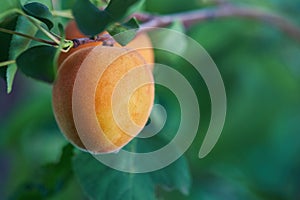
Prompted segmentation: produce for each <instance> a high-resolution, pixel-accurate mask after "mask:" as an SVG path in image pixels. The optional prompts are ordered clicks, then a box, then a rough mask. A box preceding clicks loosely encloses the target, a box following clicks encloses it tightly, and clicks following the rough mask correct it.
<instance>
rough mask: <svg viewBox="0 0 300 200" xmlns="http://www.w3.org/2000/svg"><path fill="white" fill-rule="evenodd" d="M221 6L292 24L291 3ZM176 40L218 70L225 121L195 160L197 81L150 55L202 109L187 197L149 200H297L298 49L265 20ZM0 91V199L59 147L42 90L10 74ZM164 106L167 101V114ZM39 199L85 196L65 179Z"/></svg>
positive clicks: (214, 24) (196, 1) (148, 6)
mask: <svg viewBox="0 0 300 200" xmlns="http://www.w3.org/2000/svg"><path fill="white" fill-rule="evenodd" d="M216 2H217V1H210V0H163V1H161V0H147V1H146V2H145V6H144V10H145V11H147V12H151V13H156V14H169V13H175V12H181V11H187V10H193V9H200V8H205V7H211V6H215V3H216ZM230 2H232V3H235V4H238V5H246V6H258V7H262V8H265V9H267V10H271V11H274V12H276V13H279V14H281V15H282V16H283V17H287V18H289V19H290V20H291V21H293V22H294V23H295V24H298V25H299V27H300V12H299V10H300V2H299V1H298V0H286V1H280V0H265V1H258V0H242V1H241V0H239V1H235V0H232V1H230ZM185 33H186V34H187V35H188V36H190V37H192V38H193V39H195V40H196V41H198V42H199V43H200V44H201V45H202V46H203V47H204V48H205V49H206V50H207V52H208V53H209V54H210V55H211V57H212V58H213V60H214V61H215V63H216V65H217V66H218V68H219V70H220V73H221V75H222V77H223V80H224V84H225V87H226V92H227V98H228V110H227V119H226V123H225V126H224V129H223V132H222V135H221V138H220V140H219V141H218V143H217V145H216V146H215V148H214V149H213V151H212V152H211V153H210V154H209V155H208V156H207V157H205V158H204V159H199V158H198V156H197V155H198V150H199V147H200V146H201V143H202V141H203V137H204V134H205V131H206V130H207V127H208V124H209V119H210V100H209V95H208V91H207V88H206V86H205V83H204V82H203V80H202V79H201V77H197V76H194V75H193V74H194V73H193V71H192V70H189V67H187V66H185V65H186V63H185V62H184V61H181V60H180V59H179V58H178V59H174V58H173V57H172V55H167V54H166V53H165V52H160V51H157V52H156V62H158V63H164V64H168V65H170V66H174V68H176V69H184V70H182V71H184V73H185V75H186V76H187V77H188V78H189V80H190V81H191V83H192V85H193V87H194V89H195V91H197V95H198V97H199V100H200V109H201V123H200V130H199V134H198V135H197V138H196V139H195V142H194V143H193V145H192V146H191V147H190V148H189V150H188V151H187V152H186V153H185V156H186V158H187V163H188V168H187V170H190V175H191V178H192V183H191V187H190V194H189V195H183V194H182V193H180V192H179V191H178V190H171V191H166V190H163V189H161V188H158V189H157V196H158V198H159V199H174V200H176V199H188V200H196V199H197V200H199V199H204V200H223V199H224V200H225V199H231V200H235V199H236V200H240V199H242V200H246V199H270V200H271V199H272V200H284V199H300V190H299V189H300V156H299V153H300V61H299V56H300V43H299V42H297V41H295V40H293V39H291V38H289V37H288V36H287V35H285V34H284V33H283V32H281V31H280V30H279V29H278V28H276V27H274V26H271V25H269V24H267V23H262V22H259V21H253V20H247V19H239V18H226V19H215V20H209V21H205V22H201V23H198V24H195V25H193V26H192V27H190V28H189V29H188V30H185ZM174 42H175V43H176V42H178V43H180V41H174ZM171 57H172V59H170V58H171ZM41 67H42V63H41ZM5 87H6V86H5V83H4V81H3V80H0V177H1V178H0V194H1V199H2V197H3V198H4V199H6V198H8V196H11V195H12V194H14V193H16V192H20V191H22V190H20V189H19V186H20V185H22V184H23V183H24V182H27V181H28V180H30V179H35V178H37V177H36V171H37V170H38V169H39V168H40V167H41V166H43V165H45V164H46V163H51V162H55V161H57V160H58V159H59V157H60V155H61V152H62V148H63V146H65V145H66V144H67V143H68V142H67V141H66V139H65V138H64V137H63V135H62V134H61V133H60V131H59V129H58V127H57V125H56V122H55V120H54V117H53V113H52V107H51V85H47V84H44V83H41V82H37V81H35V80H32V79H30V78H27V77H25V76H24V75H23V74H21V73H17V76H16V81H15V84H14V87H13V92H12V93H11V94H9V95H7V94H6V89H5ZM157 89H158V91H163V89H160V88H157ZM162 93H163V92H162ZM170 96H172V95H171V94H170V95H168V94H166V92H165V93H164V95H162V97H161V99H163V101H167V102H168V100H169V99H170V100H169V101H170V102H171V99H172V97H170ZM164 98H165V99H164ZM170 102H169V104H168V103H166V104H167V105H169V107H170V110H173V111H172V112H175V113H172V116H176V115H177V114H178V113H176V109H172V105H173V104H172V103H170ZM175 104H176V103H174V106H175ZM174 110H175V111H174ZM170 112H171V111H170ZM175 118H176V117H175ZM191 120H192V119H191ZM176 123H178V121H177V120H176V119H172V120H171V121H170V120H169V122H168V126H169V129H170V127H173V128H174V127H176ZM169 129H167V130H169ZM25 189H26V188H25ZM116 190H117V188H116ZM48 199H52V200H56V199H57V200H58V199H86V197H85V195H84V193H83V192H82V189H81V188H80V185H79V183H78V180H77V179H76V178H75V177H74V176H71V178H70V179H69V181H68V182H67V183H66V184H65V186H64V187H61V190H60V191H59V192H58V193H57V194H55V195H54V196H52V197H49V198H48Z"/></svg>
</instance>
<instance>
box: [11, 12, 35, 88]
mask: <svg viewBox="0 0 300 200" xmlns="http://www.w3.org/2000/svg"><path fill="white" fill-rule="evenodd" d="M15 31H16V32H21V33H26V34H27V35H32V36H33V35H34V34H35V33H36V31H37V28H36V27H35V26H34V25H32V24H31V23H30V22H28V20H27V19H26V18H25V17H23V16H19V17H18V20H17V24H16V27H15ZM29 44H30V39H28V38H24V37H21V36H19V35H13V36H12V39H11V42H10V49H9V59H10V60H15V59H16V58H17V56H18V55H19V54H20V53H21V52H23V51H24V50H25V49H26V48H27V47H28V46H29ZM16 72H17V65H16V64H10V65H9V66H8V68H7V71H6V79H7V80H6V82H7V93H10V92H11V90H12V85H13V81H14V77H15V74H16Z"/></svg>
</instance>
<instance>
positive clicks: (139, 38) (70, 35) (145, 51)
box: [58, 20, 154, 68]
mask: <svg viewBox="0 0 300 200" xmlns="http://www.w3.org/2000/svg"><path fill="white" fill-rule="evenodd" d="M102 34H108V33H107V32H106V31H104V32H103V33H101V34H100V35H102ZM65 35H66V39H69V40H72V39H76V38H84V37H86V36H85V35H84V34H83V33H81V32H80V30H79V29H78V27H77V25H76V22H75V20H71V21H69V22H68V24H67V26H66V28H65ZM98 45H102V42H100V41H99V42H92V43H86V44H83V45H80V46H79V47H76V48H72V49H71V50H70V51H69V52H67V53H64V52H62V53H61V54H60V56H59V58H58V66H59V65H60V64H61V63H62V62H63V61H64V60H65V59H66V58H67V57H68V56H69V55H71V54H72V53H74V52H75V51H77V50H78V49H81V48H85V47H89V46H98ZM114 46H118V47H121V45H120V44H119V43H115V44H114ZM126 47H127V48H132V49H134V50H136V51H138V52H139V53H140V54H141V55H142V56H143V57H144V59H145V60H146V62H147V63H148V64H149V66H150V68H152V66H153V65H152V64H153V63H154V53H153V47H152V43H151V40H150V38H149V36H148V35H147V34H146V33H138V34H137V35H136V37H135V38H134V39H133V40H132V41H131V42H129V43H128V44H127V45H126Z"/></svg>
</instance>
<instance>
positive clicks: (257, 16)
mask: <svg viewBox="0 0 300 200" xmlns="http://www.w3.org/2000/svg"><path fill="white" fill-rule="evenodd" d="M135 15H136V16H137V18H140V19H143V20H142V21H145V23H143V24H142V25H141V31H147V29H149V28H151V27H165V26H167V25H169V24H171V23H172V22H174V21H181V22H182V23H183V24H184V25H185V26H186V27H188V26H190V25H192V24H194V23H198V22H202V21H207V20H211V19H217V18H226V17H242V18H246V19H254V20H259V21H263V22H267V23H269V24H271V25H273V26H276V27H278V28H279V29H280V30H282V31H283V32H285V33H286V34H287V35H289V36H290V37H292V38H294V39H295V40H297V41H298V42H300V28H299V27H297V26H296V25H295V24H294V23H293V22H291V21H290V20H288V19H286V18H284V17H282V16H280V15H278V14H275V13H273V12H270V11H267V10H263V9H261V8H257V7H238V6H233V5H228V4H226V5H221V6H217V7H214V8H207V9H200V10H195V11H189V12H183V13H178V14H170V15H160V16H155V15H149V14H141V13H138V14H135ZM135 15H134V16H135Z"/></svg>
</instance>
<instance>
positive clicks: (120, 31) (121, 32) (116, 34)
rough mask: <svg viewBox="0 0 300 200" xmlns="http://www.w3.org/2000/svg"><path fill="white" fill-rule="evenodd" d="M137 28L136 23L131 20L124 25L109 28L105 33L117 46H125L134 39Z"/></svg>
mask: <svg viewBox="0 0 300 200" xmlns="http://www.w3.org/2000/svg"><path fill="white" fill-rule="evenodd" d="M138 28H139V24H138V22H137V21H136V20H135V19H134V18H131V19H130V20H129V21H128V22H126V23H123V24H114V25H112V26H110V27H109V28H108V29H107V31H108V32H109V34H110V35H112V36H113V38H114V39H115V40H116V41H117V42H118V43H119V44H121V45H122V46H125V45H127V44H128V43H129V42H130V41H131V40H132V39H133V38H134V37H135V35H136V32H137V30H138Z"/></svg>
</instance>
